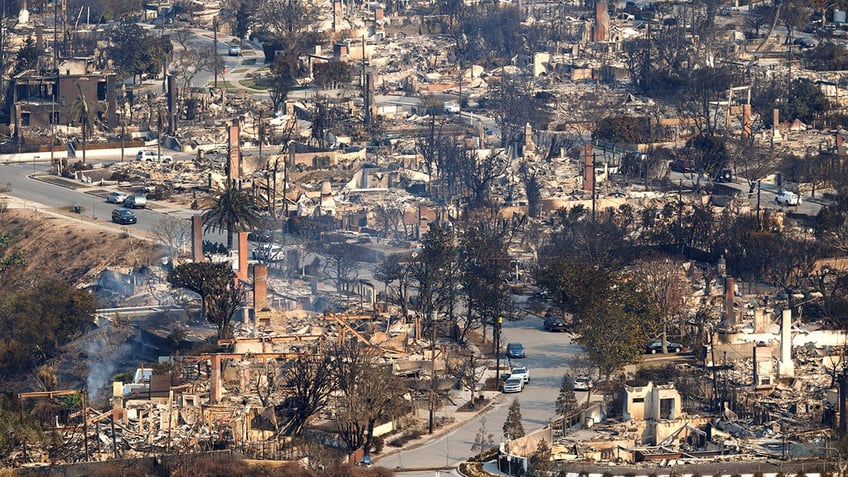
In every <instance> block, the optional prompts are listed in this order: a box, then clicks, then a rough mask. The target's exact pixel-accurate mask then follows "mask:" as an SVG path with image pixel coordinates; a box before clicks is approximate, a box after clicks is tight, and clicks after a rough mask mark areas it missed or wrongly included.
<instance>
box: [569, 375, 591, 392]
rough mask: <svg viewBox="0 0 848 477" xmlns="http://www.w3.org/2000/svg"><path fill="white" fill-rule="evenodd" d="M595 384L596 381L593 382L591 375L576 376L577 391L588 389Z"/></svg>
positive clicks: (575, 385) (575, 388) (575, 387)
mask: <svg viewBox="0 0 848 477" xmlns="http://www.w3.org/2000/svg"><path fill="white" fill-rule="evenodd" d="M594 386H595V383H593V382H592V378H590V377H589V376H586V375H583V376H577V377H576V378H574V390H575V391H588V390H590V389H592V387H594Z"/></svg>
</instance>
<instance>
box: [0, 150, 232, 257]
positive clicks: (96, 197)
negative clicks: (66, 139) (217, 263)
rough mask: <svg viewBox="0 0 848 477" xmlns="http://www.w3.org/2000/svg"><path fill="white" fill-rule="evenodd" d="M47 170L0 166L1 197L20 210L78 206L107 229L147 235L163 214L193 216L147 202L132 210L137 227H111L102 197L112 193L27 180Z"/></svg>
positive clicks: (219, 237)
mask: <svg viewBox="0 0 848 477" xmlns="http://www.w3.org/2000/svg"><path fill="white" fill-rule="evenodd" d="M49 169H50V166H49V165H48V164H44V163H12V164H0V185H2V186H3V187H8V188H9V189H10V190H9V191H8V192H6V193H5V194H6V195H9V196H11V197H15V198H16V199H19V200H21V201H23V205H24V206H28V205H29V204H30V203H31V204H32V206H33V207H35V208H39V207H49V208H54V209H62V210H63V211H69V210H70V208H71V207H72V206H75V205H78V206H80V207H82V215H85V216H87V217H90V218H96V219H97V220H98V221H99V222H100V223H102V224H104V225H108V226H111V227H113V228H115V230H128V231H140V232H144V233H147V234H149V233H150V232H151V231H152V230H154V229H155V228H156V223H157V221H158V220H159V219H160V218H161V217H162V216H163V215H165V214H167V215H172V216H177V217H183V218H185V219H186V220H188V219H189V218H190V217H191V216H192V215H193V214H195V213H197V212H196V211H193V210H190V209H180V208H174V207H172V206H167V207H166V206H163V205H162V204H159V203H157V202H156V201H151V202H148V208H145V209H134V210H133V212H134V213H135V215H136V216H137V217H138V223H137V224H134V225H118V224H114V223H112V221H111V213H112V209H114V208H116V207H119V206H118V205H115V204H110V203H108V202H106V195H107V194H108V193H109V192H110V191H111V190H112V189H110V188H100V187H83V188H81V189H79V190H75V189H73V188H69V187H62V186H59V185H55V184H51V183H49V182H45V181H40V180H35V179H32V178H31V177H30V176H31V175H33V174H40V173H41V174H46V173H48V172H49ZM80 185H82V184H80ZM71 217H73V216H72V215H71ZM204 239H205V240H211V241H213V242H220V243H226V235H225V234H221V233H216V232H208V233H204Z"/></svg>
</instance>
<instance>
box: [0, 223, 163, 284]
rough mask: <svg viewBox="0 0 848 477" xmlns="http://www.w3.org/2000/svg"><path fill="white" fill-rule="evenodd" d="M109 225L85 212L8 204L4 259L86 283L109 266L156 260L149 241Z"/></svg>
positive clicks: (2, 228) (1, 245)
mask: <svg viewBox="0 0 848 477" xmlns="http://www.w3.org/2000/svg"><path fill="white" fill-rule="evenodd" d="M56 215H59V214H56ZM104 225H105V224H103V223H102V222H99V223H98V221H95V220H94V219H91V218H89V217H83V216H79V215H77V216H70V215H69V216H67V217H65V216H54V215H42V214H38V213H36V212H33V211H32V210H29V209H7V210H6V211H4V212H2V213H0V236H2V237H3V240H2V242H0V263H7V261H12V260H14V261H15V263H16V265H14V266H12V267H10V268H9V269H8V271H13V270H19V271H23V272H36V273H42V274H51V273H56V274H58V275H59V276H61V277H63V278H65V279H66V280H68V281H69V282H70V283H73V284H81V283H86V282H89V281H91V280H92V279H94V278H96V276H97V274H98V273H100V271H102V270H103V269H104V268H106V267H118V268H129V267H137V266H142V265H150V264H151V263H152V261H153V260H154V259H155V255H156V252H155V250H154V247H151V246H150V243H149V242H147V241H143V240H140V239H138V238H133V237H130V236H128V235H127V234H125V233H121V232H120V231H119V230H114V231H113V230H112V229H111V227H108V226H104ZM15 257H17V258H18V259H17V260H16V259H15Z"/></svg>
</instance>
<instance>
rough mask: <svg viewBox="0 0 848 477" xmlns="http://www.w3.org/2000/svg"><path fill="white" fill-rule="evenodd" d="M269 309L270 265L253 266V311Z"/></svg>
mask: <svg viewBox="0 0 848 477" xmlns="http://www.w3.org/2000/svg"><path fill="white" fill-rule="evenodd" d="M266 308H268V265H259V264H256V265H254V266H253V309H254V310H256V311H261V310H264V309H266Z"/></svg>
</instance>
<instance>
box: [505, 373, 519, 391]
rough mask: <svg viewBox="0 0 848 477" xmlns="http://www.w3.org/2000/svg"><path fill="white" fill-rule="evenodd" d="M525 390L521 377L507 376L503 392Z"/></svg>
mask: <svg viewBox="0 0 848 477" xmlns="http://www.w3.org/2000/svg"><path fill="white" fill-rule="evenodd" d="M523 390H524V380H523V379H522V378H520V377H512V376H510V377H509V378H507V380H506V382H504V384H503V392H505V393H520V392H521V391H523Z"/></svg>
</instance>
